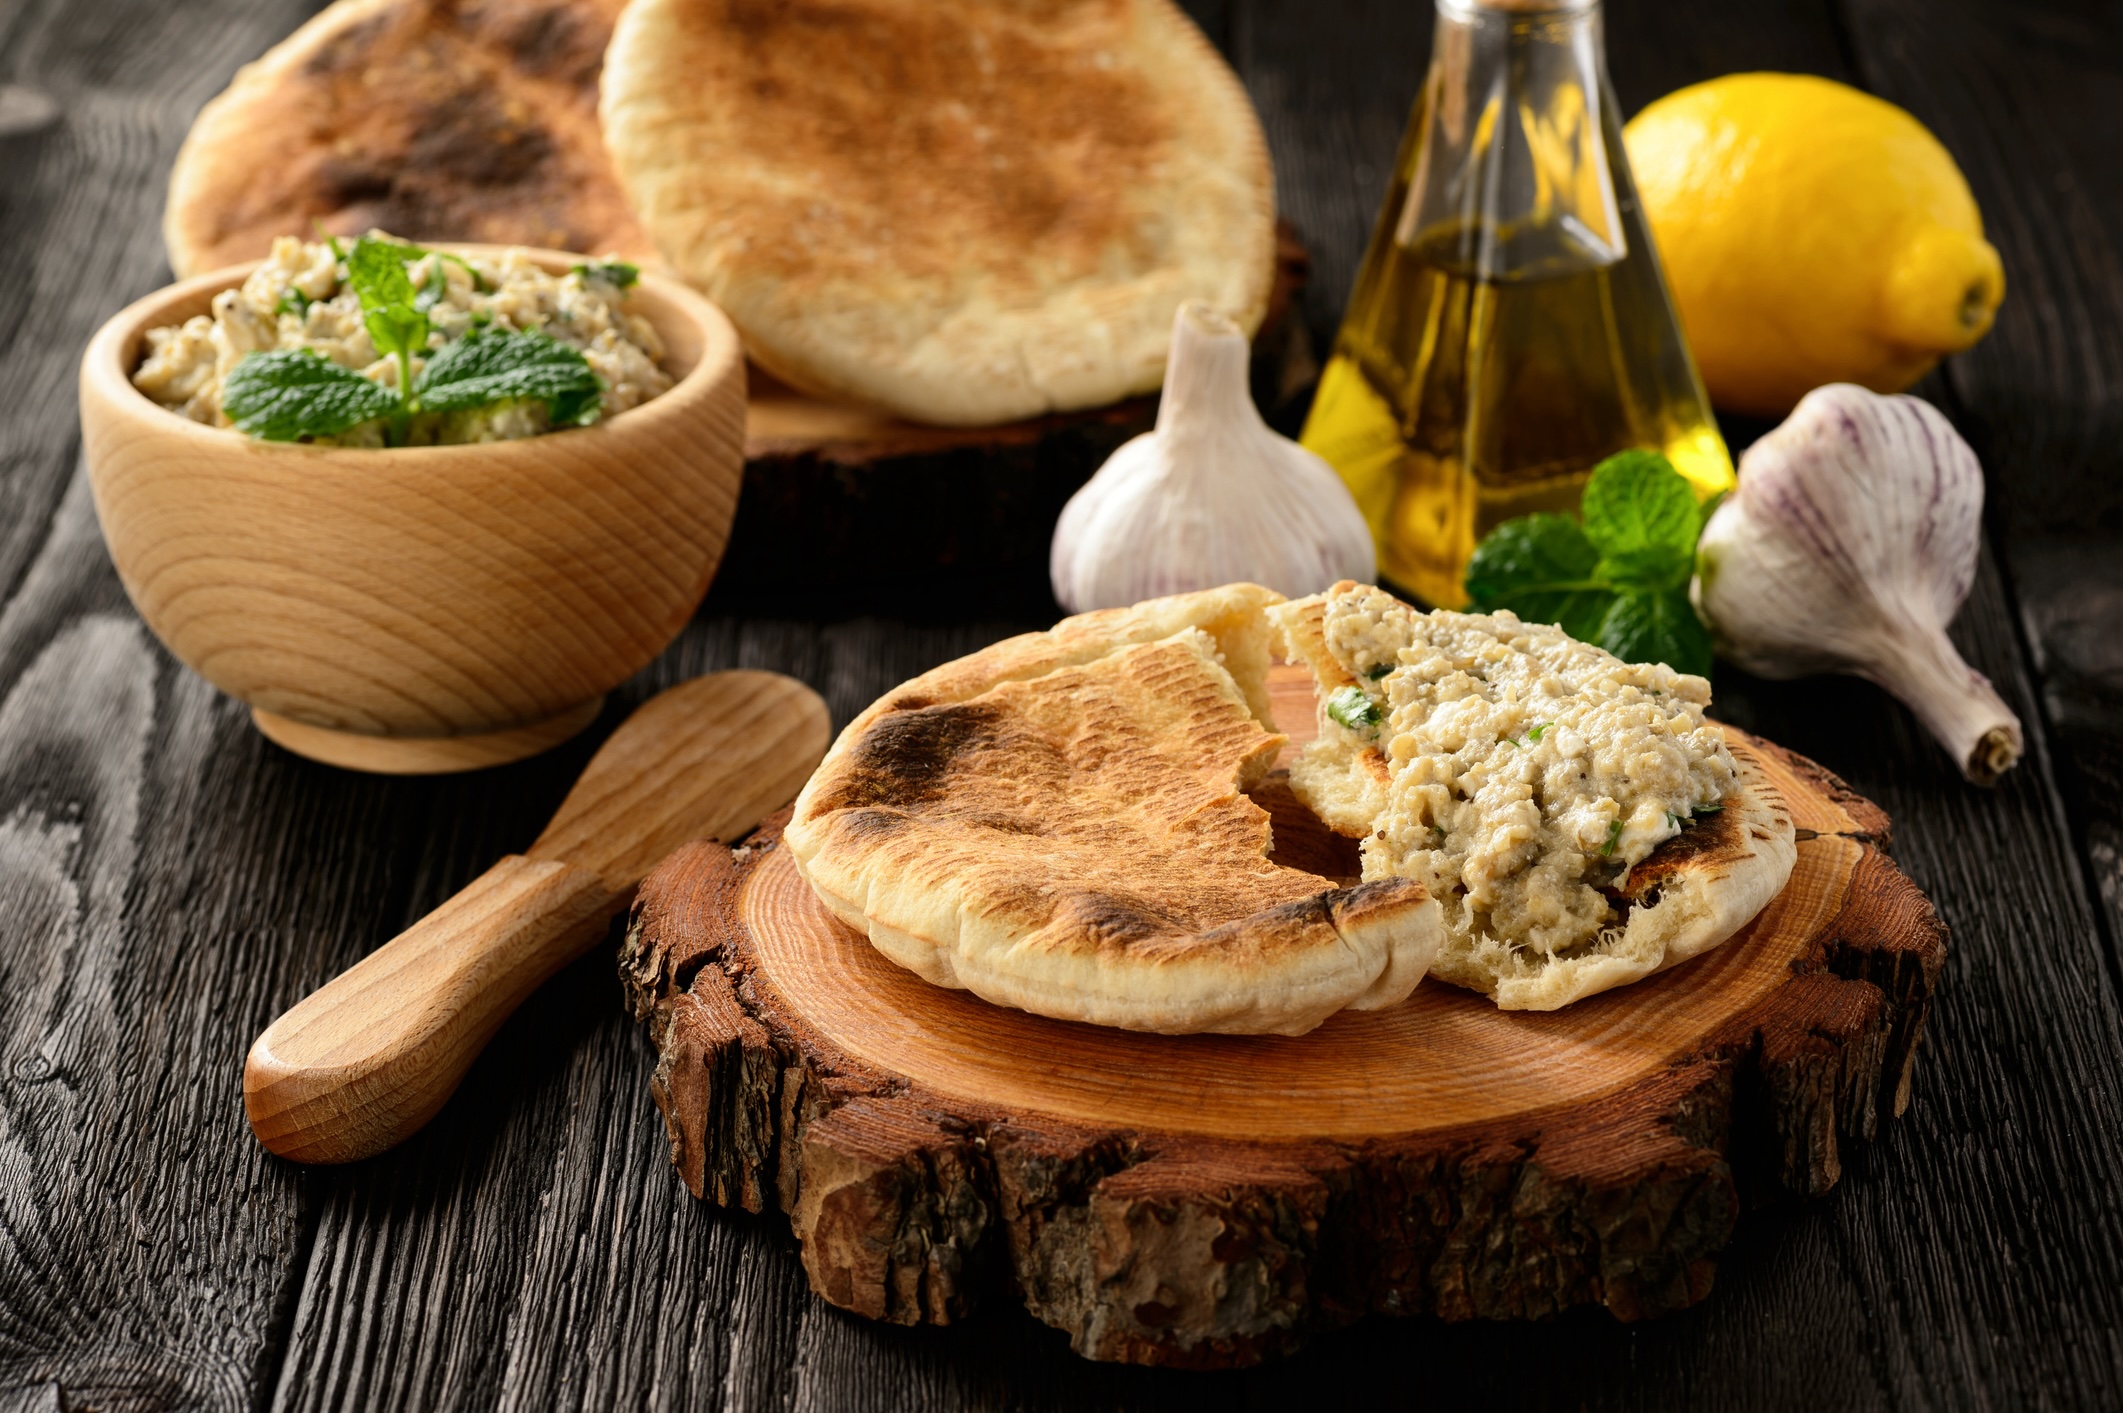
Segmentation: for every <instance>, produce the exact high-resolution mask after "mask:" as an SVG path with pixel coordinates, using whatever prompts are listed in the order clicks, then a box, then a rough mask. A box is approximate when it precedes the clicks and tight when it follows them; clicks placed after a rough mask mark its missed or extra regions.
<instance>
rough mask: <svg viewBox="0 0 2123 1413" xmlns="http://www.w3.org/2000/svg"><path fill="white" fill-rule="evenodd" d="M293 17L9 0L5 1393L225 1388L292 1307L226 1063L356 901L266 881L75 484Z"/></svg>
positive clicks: (232, 766)
mask: <svg viewBox="0 0 2123 1413" xmlns="http://www.w3.org/2000/svg"><path fill="white" fill-rule="evenodd" d="M306 8H307V7H306V6H305V5H303V4H300V3H285V0H280V2H279V3H276V0H252V2H251V3H238V2H237V0H226V2H225V3H203V4H196V5H192V6H189V7H186V8H185V9H184V10H182V11H181V12H180V11H178V10H177V9H176V8H175V7H160V8H156V9H152V10H147V11H142V10H138V9H135V8H133V7H128V6H110V5H105V6H75V5H66V4H58V3H46V2H45V0H26V2H25V3H20V4H15V5H10V6H7V7H5V8H4V9H0V85H5V86H6V89H5V92H6V101H5V103H4V104H0V106H4V107H5V109H6V110H7V112H8V113H9V114H10V115H13V118H14V119H17V120H11V121H10V122H9V123H7V124H6V125H5V131H0V331H4V332H0V380H4V382H5V385H6V386H7V388H8V390H9V411H8V415H7V416H6V417H5V418H0V588H4V589H5V591H6V593H7V599H6V605H5V608H4V609H0V1391H4V1395H0V1396H4V1398H5V1400H6V1401H7V1402H9V1403H10V1404H11V1405H19V1406H39V1405H40V1404H41V1405H42V1406H49V1407H54V1408H57V1407H82V1406H90V1405H94V1406H100V1407H105V1408H133V1407H157V1408H160V1407H195V1406H222V1407H237V1406H244V1405H246V1404H248V1403H249V1402H250V1401H251V1398H252V1395H253V1393H254V1391H255V1390H256V1389H257V1388H258V1387H259V1385H260V1382H261V1380H262V1379H263V1378H264V1377H265V1375H266V1374H268V1373H269V1372H270V1369H271V1367H272V1365H273V1364H274V1363H275V1362H276V1360H277V1357H278V1349H277V1337H276V1334H275V1326H276V1322H277V1319H278V1312H279V1311H280V1310H281V1309H282V1308H283V1306H284V1305H285V1304H286V1303H287V1302H288V1300H289V1299H290V1297H291V1295H292V1290H293V1280H294V1274H295V1265H294V1258H295V1256H296V1254H297V1252H298V1251H299V1249H300V1246H301V1244H302V1241H303V1229H304V1223H305V1216H304V1202H303V1193H304V1184H303V1182H302V1180H301V1179H300V1177H299V1176H298V1175H296V1174H293V1173H291V1172H287V1171H284V1170H280V1169H277V1168H275V1167H274V1165H272V1164H270V1163H269V1162H267V1161H265V1160H263V1159H262V1158H261V1157H260V1155H259V1154H258V1153H257V1152H256V1151H255V1149H254V1148H253V1147H252V1146H251V1145H249V1144H247V1143H246V1142H245V1141H244V1140H243V1125H242V1118H241V1107H240V1099H239V1093H238V1089H237V1087H236V1083H235V1079H234V1073H233V1071H231V1070H230V1069H229V1068H228V1067H227V1065H226V1063H225V1054H228V1053H236V1051H235V1050H233V1049H232V1048H230V1047H235V1046H239V1045H240V1043H241V1036H242V1035H243V1033H244V1032H245V1031H247V1030H248V1029H250V1027H251V1025H252V1017H253V1016H254V1015H256V1014H257V1013H259V1012H261V1011H263V1010H264V1009H265V1008H266V1006H267V1005H268V999H267V998H268V995H269V992H270V990H271V988H272V986H273V985H274V981H275V978H276V976H277V975H278V971H279V966H280V963H281V960H282V958H283V956H284V955H285V953H286V950H287V943H288V942H289V941H290V940H291V939H290V938H289V936H288V934H287V933H286V932H284V931H282V929H292V928H296V927H300V928H303V929H305V930H306V929H308V928H310V927H314V926H319V925H322V926H324V927H330V926H331V925H332V924H333V922H334V921H335V920H344V919H345V918H346V916H348V914H349V913H350V912H352V911H356V910H358V906H359V903H358V901H357V899H363V898H365V897H366V895H367V893H368V892H369V890H368V889H366V888H359V889H357V890H356V892H355V893H354V894H351V895H350V894H349V893H348V892H347V891H346V890H345V889H344V888H343V887H342V888H336V889H335V888H333V887H331V886H329V885H327V886H326V887H323V888H320V889H318V890H315V891H313V892H312V891H305V892H304V893H303V895H302V896H300V897H291V896H289V894H288V893H287V892H286V890H285V889H284V888H282V887H276V884H279V883H284V882H285V878H286V875H285V874H284V872H282V873H279V874H277V876H276V869H275V862H276V859H275V853H274V851H275V850H276V849H277V848H279V847H280V846H281V843H282V837H281V835H282V831H281V830H279V829H276V828H271V827H267V828H261V827H260V826H261V824H262V823H263V821H262V820H261V819H260V818H259V817H258V816H257V815H255V814H252V813H250V812H248V811H246V810H243V809H240V808H231V806H232V805H233V804H235V802H236V801H235V799H232V798H231V797H230V795H229V794H228V793H227V787H228V784H229V781H230V772H232V771H233V772H234V773H235V774H237V775H241V774H242V773H243V770H244V760H245V757H246V756H247V755H248V756H249V757H251V758H253V763H255V757H256V755H257V753H256V752H255V751H248V752H247V751H246V750H245V749H244V748H243V746H242V745H241V744H238V745H237V746H236V748H235V749H234V750H231V749H230V746H231V743H232V742H233V743H241V742H242V741H243V738H244V732H245V730H246V728H244V727H242V726H241V725H240V724H239V722H238V718H237V716H236V714H235V713H234V712H233V711H231V710H230V708H229V706H228V704H226V703H223V702H221V701H219V700H218V699H217V698H216V697H215V695H214V694H213V693H212V692H211V691H210V690H208V689H207V688H206V687H205V686H204V684H203V683H200V682H199V681H197V680H196V679H194V678H191V677H190V676H188V675H186V674H182V673H180V672H178V671H176V670H175V669H174V667H173V665H172V664H171V663H170V661H169V659H168V658H167V657H166V656H165V655H164V654H163V653H162V652H161V651H160V650H159V649H158V648H156V647H155V646H154V644H153V642H152V640H151V639H150V638H149V637H148V636H147V635H146V633H145V630H144V629H143V628H142V627H141V626H140V624H139V621H138V619H137V618H136V617H135V616H134V614H133V613H132V610H131V609H130V607H129V606H128V605H127V604H126V603H125V599H124V596H123V594H122V593H121V592H120V591H119V588H118V584H117V580H116V577H115V576H114V575H113V574H112V573H111V571H110V569H109V565H108V562H107V561H106V559H105V558H104V555H103V551H102V547H101V544H100V541H99V538H98V536H97V532H96V528H95V521H94V516H93V514H92V513H91V511H90V507H89V503H88V499H87V496H86V493H85V485H84V483H82V482H80V481H79V480H77V479H76V478H75V468H74V465H73V461H74V451H73V447H74V443H75V439H76V432H75V426H74V400H73V386H72V385H73V379H74V362H75V358H76V356H77V354H78V350H79V349H80V347H81V345H82V344H83V343H84V342H85V341H86V339H87V337H88V335H89V333H90V332H91V331H92V330H93V329H94V327H95V326H96V325H97V324H98V323H100V322H101V321H102V319H103V318H104V317H106V316H107V315H108V314H109V313H110V312H111V311H112V310H113V309H114V308H115V307H116V304H117V302H118V301H119V300H121V299H123V298H126V297H129V296H130V295H132V294H135V293H140V292H145V291H146V290H148V289H150V288H152V287H154V286H155V285H156V284H158V283H160V282H161V281H162V280H163V279H164V278H166V276H165V275H164V274H163V272H162V268H161V267H162V261H161V256H160V253H159V249H158V246H157V241H156V235H155V226H156V216H157V213H158V211H159V208H160V192H161V185H162V182H163V178H164V174H165V172H166V171H167V167H168V163H169V159H170V157H171V155H172V154H173V153H174V151H175V148H176V142H177V140H178V138H179V137H180V136H181V134H182V130H183V124H184V122H185V121H186V119H187V118H188V116H189V114H190V112H191V111H192V110H193V109H194V108H196V107H197V106H198V104H199V103H200V102H202V101H203V100H204V99H205V98H206V97H207V95H208V94H210V93H211V92H212V91H213V90H214V89H215V88H216V87H218V86H219V85H220V83H222V82H223V81H224V80H225V78H226V76H227V74H228V73H229V72H231V71H232V70H233V69H234V67H235V65H236V64H237V63H238V62H240V61H241V59H242V58H244V57H247V56H248V53H249V51H250V50H251V49H252V48H253V47H254V46H255V45H256V44H257V42H258V40H259V39H260V37H261V36H263V35H266V34H270V33H272V32H275V31H277V30H279V29H283V28H286V27H288V26H290V25H292V24H293V23H295V22H296V20H297V19H298V18H299V17H300V15H301V13H303V12H304V11H305V9H306ZM40 110H42V112H43V113H48V114H49V120H46V119H45V118H44V117H42V116H40ZM23 115H28V116H27V118H26V119H24V118H23ZM246 793H248V792H243V791H239V792H238V793H237V797H236V798H238V799H240V798H242V797H243V795H244V794H246ZM349 822H351V821H349ZM310 842H312V843H315V842H316V841H315V840H314V839H313V840H312V841H310ZM320 852H328V850H327V851H320ZM341 881H342V883H344V882H358V880H346V879H342V880H341Z"/></svg>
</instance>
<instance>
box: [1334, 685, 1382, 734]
mask: <svg viewBox="0 0 2123 1413" xmlns="http://www.w3.org/2000/svg"><path fill="white" fill-rule="evenodd" d="M1327 715H1328V716H1330V717H1332V718H1333V719H1334V720H1336V721H1338V722H1340V723H1341V724H1342V725H1343V726H1345V727H1347V728H1348V729H1349V730H1351V731H1376V730H1377V729H1378V724H1379V723H1380V722H1381V721H1383V720H1385V714H1384V713H1383V712H1381V711H1380V710H1379V709H1378V703H1377V702H1375V701H1373V700H1371V697H1370V695H1369V694H1368V693H1366V692H1365V691H1364V689H1363V688H1362V687H1344V688H1342V689H1341V690H1339V691H1337V692H1335V693H1334V694H1333V695H1332V696H1330V697H1328V698H1327Z"/></svg>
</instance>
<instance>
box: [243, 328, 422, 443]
mask: <svg viewBox="0 0 2123 1413" xmlns="http://www.w3.org/2000/svg"><path fill="white" fill-rule="evenodd" d="M221 406H222V410H223V411H225V412H227V413H228V415H229V420H230V421H232V422H234V423H235V424H236V427H237V429H238V430H239V431H243V432H248V433H249V434H250V435H252V436H254V437H256V438H258V439H259V440H260V441H267V442H292V441H300V440H301V439H302V438H304V437H334V436H337V435H339V434H340V433H341V432H344V431H345V430H347V429H348V428H349V427H358V426H360V425H361V424H362V423H363V422H373V421H375V420H376V419H377V418H378V417H388V416H390V415H391V414H392V413H393V412H396V411H397V410H398V394H397V393H395V392H393V391H392V390H391V389H389V388H387V387H385V386H383V384H381V383H372V382H370V381H369V380H368V379H367V378H364V377H362V376H361V375H360V374H359V373H357V372H355V371H354V370H353V369H351V368H342V367H340V366H339V365H338V364H337V363H334V362H332V361H331V360H330V359H328V358H326V357H325V356H324V355H323V354H321V353H316V352H313V351H311V350H310V349H306V348H276V349H273V350H272V351H270V352H267V353H253V354H250V355H248V356H246V357H245V358H244V359H243V360H242V361H241V362H240V363H238V364H237V365H236V366H235V367H234V368H231V369H230V370H229V376H228V381H227V382H226V383H224V384H223V385H222V389H221Z"/></svg>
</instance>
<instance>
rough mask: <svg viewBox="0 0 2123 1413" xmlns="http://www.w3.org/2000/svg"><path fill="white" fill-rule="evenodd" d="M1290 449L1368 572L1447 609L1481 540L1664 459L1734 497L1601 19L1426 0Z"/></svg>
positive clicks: (1580, 12) (1700, 483)
mask: <svg viewBox="0 0 2123 1413" xmlns="http://www.w3.org/2000/svg"><path fill="white" fill-rule="evenodd" d="M1303 441H1304V444H1305V445H1306V446H1308V447H1310V448H1311V449H1312V450H1313V451H1315V452H1317V453H1319V454H1320V455H1321V456H1322V457H1324V458H1326V460H1327V461H1328V462H1329V463H1330V464H1332V465H1333V466H1334V467H1335V468H1336V469H1337V470H1338V471H1340V472H1341V474H1342V477H1343V479H1344V480H1345V481H1347V482H1348V484H1349V488H1350V490H1351V491H1352V492H1353V493H1354V494H1355V496H1356V501H1357V504H1358V505H1359V506H1360V507H1362V509H1363V512H1364V515H1365V517H1366V518H1367V519H1368V520H1369V521H1370V523H1371V529H1372V534H1373V536H1374V537H1375V538H1376V539H1377V541H1378V549H1379V569H1380V573H1381V574H1382V575H1383V576H1384V577H1385V578H1387V579H1389V580H1391V581H1393V582H1394V583H1395V584H1397V585H1399V586H1400V587H1402V588H1405V589H1407V590H1409V591H1411V592H1413V593H1415V594H1417V595H1419V596H1420V597H1422V598H1423V599H1425V600H1427V601H1428V602H1430V603H1432V604H1435V605H1438V606H1440V607H1446V608H1457V607H1459V606H1461V605H1462V604H1463V603H1465V602H1466V595H1465V593H1464V591H1463V589H1462V580H1463V578H1464V576H1465V573H1466V568H1467V561H1468V559H1469V557H1470V556H1472V554H1473V553H1474V547H1475V544H1476V543H1477V542H1478V541H1479V540H1480V539H1481V537H1482V536H1483V535H1485V534H1487V533H1488V532H1489V531H1490V530H1491V529H1493V528H1495V526H1496V525H1498V524H1499V523H1501V522H1502V521H1505V520H1509V519H1511V518H1512V517H1514V516H1519V515H1526V514H1530V513H1531V512H1533V511H1537V510H1551V511H1566V512H1567V511H1575V510H1576V509H1577V506H1578V499H1579V496H1580V494H1581V492H1582V491H1583V489H1584V485H1585V481H1586V479H1587V478H1588V477H1589V476H1590V474H1591V472H1592V468H1593V467H1594V466H1595V465H1597V464H1598V463H1599V462H1600V461H1601V460H1602V459H1604V458H1605V457H1607V456H1609V455H1612V454H1613V453H1614V452H1617V451H1622V450H1625V449H1627V448H1631V447H1644V448H1649V449H1653V450H1657V451H1662V452H1664V453H1665V454H1666V456H1667V457H1668V458H1669V459H1670V460H1671V461H1672V462H1673V464H1674V466H1675V467H1676V468H1678V469H1679V470H1680V471H1681V473H1682V474H1683V475H1685V476H1687V477H1688V479H1689V480H1690V481H1691V482H1693V483H1694V485H1695V487H1696V490H1697V493H1698V494H1699V495H1703V496H1708V495H1711V494H1714V493H1715V492H1717V491H1721V490H1725V489H1728V488H1730V487H1731V486H1732V485H1733V472H1732V460H1731V457H1730V455H1729V454H1728V453H1727V452H1726V450H1725V443H1724V440H1723V439H1722V438H1721V437H1720V436H1719V435H1718V430H1717V424H1716V422H1715V421H1713V420H1712V417H1711V414H1710V406H1709V402H1708V399H1707V398H1706V397H1705V396H1704V394H1703V386H1702V381H1701V379H1700V378H1699V377H1698V376H1697V374H1696V371H1695V363H1694V360H1693V359H1692V358H1690V356H1689V353H1688V348H1687V345H1686V343H1685V342H1684V341H1683V340H1682V337H1681V330H1680V325H1679V321H1678V320H1677V319H1676V318H1675V316H1674V312H1673V305H1672V302H1671V300H1670V299H1669V298H1668V296H1667V293H1666V286H1665V279H1664V276H1663V275H1662V274H1661V272H1660V270H1659V264H1658V256H1657V254H1656V252H1655V251H1654V250H1653V248H1652V244H1651V239H1650V236H1649V234H1648V232H1647V231H1646V230H1645V227H1644V223H1643V219H1642V216H1641V215H1640V213H1639V212H1638V209H1637V203H1636V193H1635V190H1634V188H1633V185H1632V183H1631V181H1630V178H1629V168H1628V159H1627V157H1626V155H1625V154H1624V152H1623V149H1622V142H1621V129H1620V125H1619V123H1618V121H1617V119H1616V116H1615V107H1614V100H1613V97H1612V94H1611V93H1610V92H1609V90H1608V86H1607V83H1606V73H1605V60H1604V56H1603V52H1602V50H1601V46H1600V32H1599V10H1598V6H1597V4H1595V3H1585V2H1584V0H1580V3H1576V4H1564V5H1561V6H1560V7H1559V8H1547V9H1539V10H1531V11H1529V10H1526V9H1523V8H1510V9H1505V8H1498V7H1497V0H1490V3H1483V4H1476V3H1471V0H1464V2H1462V0H1439V3H1438V35H1437V43H1436V48H1435V57H1434V59H1433V61H1432V65H1431V71H1430V77H1429V80H1428V82H1427V83H1426V85H1425V90H1424V94H1423V96H1422V97H1421V98H1420V99H1419V100H1418V101H1417V105H1416V111H1415V115H1414V118H1413V120H1412V121H1411V123H1410V125H1409V130H1408V135H1407V137H1406V138H1405V139H1404V141H1403V144H1402V150H1401V154H1400V158H1399V160H1398V162H1397V163H1396V164H1395V172H1394V178H1393V183H1392V186H1391V188H1390V190H1389V191H1388V193H1387V197H1386V202H1385V205H1384V207H1383V208H1382V210H1381V211H1380V214H1379V221H1378V226H1377V229H1376V230H1375V232H1374V233H1373V236H1372V241H1371V248H1370V250H1369V252H1368V253H1367V254H1366V256H1365V260H1364V266H1363V269H1362V272H1361V273H1360V274H1359V276H1358V278H1357V284H1356V289H1355V292H1354V293H1353V294H1352V296H1351V298H1350V304H1349V310H1348V313H1347V315H1346V316H1345V317H1344V319H1343V323H1342V327H1341V332H1340V333H1339V335H1338V336H1337V338H1336V340H1335V346H1334V352H1333V355H1332V357H1331V358H1330V359H1329V361H1328V364H1327V367H1326V370H1325V372H1324V373H1323V374H1322V376H1321V379H1320V385H1319V391H1318V393H1317V395H1316V397H1315V398H1314V401H1313V406H1312V413H1311V416H1310V418H1309V419H1308V420H1307V422H1306V424H1305V430H1304V434H1303Z"/></svg>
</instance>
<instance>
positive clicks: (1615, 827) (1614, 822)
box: [1600, 819, 1622, 859]
mask: <svg viewBox="0 0 2123 1413" xmlns="http://www.w3.org/2000/svg"><path fill="white" fill-rule="evenodd" d="M1621 838H1622V822H1621V821H1620V820H1618V819H1611V820H1609V821H1607V842H1606V843H1604V844H1602V845H1600V857H1601V858H1603V859H1606V858H1612V857H1614V846H1615V845H1616V844H1617V843H1619V842H1621Z"/></svg>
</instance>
